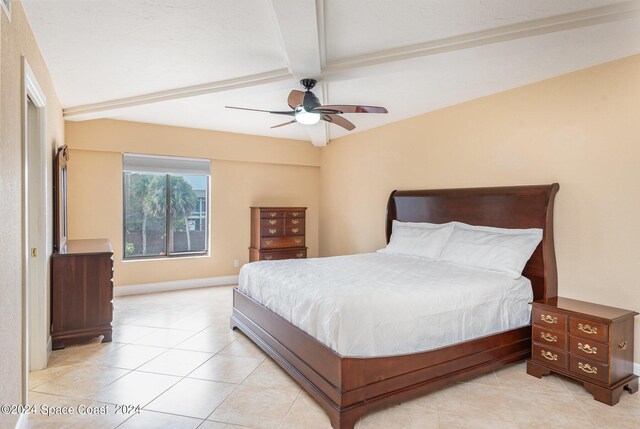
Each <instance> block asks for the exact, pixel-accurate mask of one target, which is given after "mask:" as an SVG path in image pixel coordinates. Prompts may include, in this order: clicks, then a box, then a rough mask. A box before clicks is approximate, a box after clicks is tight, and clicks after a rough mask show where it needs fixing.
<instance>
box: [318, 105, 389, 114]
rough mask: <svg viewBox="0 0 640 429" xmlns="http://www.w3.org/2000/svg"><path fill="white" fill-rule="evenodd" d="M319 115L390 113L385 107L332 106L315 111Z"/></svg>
mask: <svg viewBox="0 0 640 429" xmlns="http://www.w3.org/2000/svg"><path fill="white" fill-rule="evenodd" d="M313 111H314V112H318V113H389V112H388V111H387V109H385V108H384V107H378V106H358V105H355V104H353V105H352V104H330V105H327V106H318V107H316V108H314V109H313Z"/></svg>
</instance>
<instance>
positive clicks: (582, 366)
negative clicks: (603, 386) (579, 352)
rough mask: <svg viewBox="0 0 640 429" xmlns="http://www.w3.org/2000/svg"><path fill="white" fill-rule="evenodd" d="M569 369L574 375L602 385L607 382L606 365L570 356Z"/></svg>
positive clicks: (607, 371) (607, 369)
mask: <svg viewBox="0 0 640 429" xmlns="http://www.w3.org/2000/svg"><path fill="white" fill-rule="evenodd" d="M569 369H570V370H571V372H573V373H575V374H578V375H581V376H583V377H588V378H592V379H594V380H598V381H601V382H603V383H607V382H608V380H609V366H608V365H604V364H601V363H599V362H595V361H592V360H589V359H584V358H582V357H579V356H571V358H570V362H569Z"/></svg>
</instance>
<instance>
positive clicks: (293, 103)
mask: <svg viewBox="0 0 640 429" xmlns="http://www.w3.org/2000/svg"><path fill="white" fill-rule="evenodd" d="M303 101H304V92H303V91H298V90H297V89H294V90H293V91H291V92H290V93H289V98H287V103H288V104H289V107H291V108H292V109H295V108H296V107H297V106H299V105H301V104H302V102H303Z"/></svg>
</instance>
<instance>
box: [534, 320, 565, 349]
mask: <svg viewBox="0 0 640 429" xmlns="http://www.w3.org/2000/svg"><path fill="white" fill-rule="evenodd" d="M533 341H535V342H536V343H538V344H541V345H544V346H547V347H554V348H557V349H560V350H566V349H567V334H565V333H563V332H557V331H553V330H551V329H547V328H545V327H544V326H534V327H533Z"/></svg>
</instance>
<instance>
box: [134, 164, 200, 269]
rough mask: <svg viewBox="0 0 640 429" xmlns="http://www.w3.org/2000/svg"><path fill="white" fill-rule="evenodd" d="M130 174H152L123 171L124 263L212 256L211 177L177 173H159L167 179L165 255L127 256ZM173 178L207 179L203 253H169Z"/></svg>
mask: <svg viewBox="0 0 640 429" xmlns="http://www.w3.org/2000/svg"><path fill="white" fill-rule="evenodd" d="M127 173H129V174H135V173H138V174H151V173H149V172H144V171H138V172H134V171H126V170H124V169H123V171H122V261H123V262H131V261H145V260H154V259H156V260H163V259H165V260H166V259H174V258H189V257H191V258H193V257H203V256H210V251H211V250H210V249H211V242H210V237H211V222H210V219H211V214H210V213H209V212H210V207H211V204H210V201H211V175H210V174H209V175H204V174H176V173H157V175H158V176H164V178H165V201H166V205H165V236H166V238H165V254H164V255H137V256H127V253H126V245H127V204H126V198H125V192H126V190H125V186H126V180H125V176H126V175H127ZM171 176H176V177H178V176H203V177H205V178H206V182H207V189H206V191H205V197H206V198H205V204H204V207H205V209H206V216H205V222H206V231H205V232H206V234H205V238H204V243H205V246H206V248H205V249H204V250H202V251H186V252H169V249H170V248H171V245H173V241H172V237H171V225H172V224H171ZM188 227H189V226H188V225H185V229H186V228H188Z"/></svg>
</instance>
